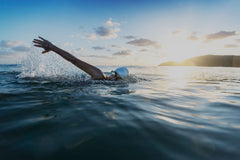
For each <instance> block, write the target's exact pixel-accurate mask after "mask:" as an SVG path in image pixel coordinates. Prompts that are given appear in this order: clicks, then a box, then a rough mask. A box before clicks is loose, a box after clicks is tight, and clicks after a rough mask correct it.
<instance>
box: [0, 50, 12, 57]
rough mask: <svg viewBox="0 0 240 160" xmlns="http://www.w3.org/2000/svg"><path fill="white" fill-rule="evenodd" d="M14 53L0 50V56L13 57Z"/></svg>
mask: <svg viewBox="0 0 240 160" xmlns="http://www.w3.org/2000/svg"><path fill="white" fill-rule="evenodd" d="M13 53H14V52H13V51H9V50H0V55H1V56H2V55H11V54H13Z"/></svg>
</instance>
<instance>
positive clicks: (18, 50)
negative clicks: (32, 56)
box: [12, 45, 30, 52]
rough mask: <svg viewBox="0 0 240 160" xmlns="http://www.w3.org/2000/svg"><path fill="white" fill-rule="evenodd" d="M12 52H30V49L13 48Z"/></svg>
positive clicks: (25, 47)
mask: <svg viewBox="0 0 240 160" xmlns="http://www.w3.org/2000/svg"><path fill="white" fill-rule="evenodd" d="M12 49H13V50H14V51H16V52H28V51H30V47H27V46H23V45H22V46H17V47H13V48H12Z"/></svg>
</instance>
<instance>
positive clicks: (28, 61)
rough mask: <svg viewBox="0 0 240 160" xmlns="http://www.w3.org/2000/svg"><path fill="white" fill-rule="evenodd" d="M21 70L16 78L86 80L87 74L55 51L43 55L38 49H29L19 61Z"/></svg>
mask: <svg viewBox="0 0 240 160" xmlns="http://www.w3.org/2000/svg"><path fill="white" fill-rule="evenodd" d="M21 66H22V71H21V73H20V74H19V75H18V78H44V79H46V78H48V79H68V80H86V79H89V78H90V76H88V75H87V74H86V73H84V72H83V71H81V70H79V69H78V68H76V67H75V66H74V65H72V64H71V63H69V62H67V61H66V60H64V59H63V58H62V57H60V56H59V55H57V54H56V53H52V52H50V53H46V54H44V55H42V54H41V52H40V51H39V50H38V49H34V48H32V49H31V52H30V53H28V54H27V55H26V56H25V57H24V58H23V60H22V61H21Z"/></svg>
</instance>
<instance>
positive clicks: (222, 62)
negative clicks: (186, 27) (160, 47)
mask: <svg viewBox="0 0 240 160" xmlns="http://www.w3.org/2000/svg"><path fill="white" fill-rule="evenodd" d="M158 66H200V67H240V56H235V55H205V56H198V57H193V58H189V59H186V60H184V61H183V62H175V61H168V62H164V63H161V64H159V65H158Z"/></svg>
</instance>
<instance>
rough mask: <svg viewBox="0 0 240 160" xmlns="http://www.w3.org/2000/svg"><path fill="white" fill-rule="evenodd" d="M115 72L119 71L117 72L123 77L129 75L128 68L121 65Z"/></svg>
mask: <svg viewBox="0 0 240 160" xmlns="http://www.w3.org/2000/svg"><path fill="white" fill-rule="evenodd" d="M115 72H117V74H118V75H119V76H120V77H121V78H125V77H127V76H128V69H127V68H126V67H119V68H117V69H116V70H115Z"/></svg>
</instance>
